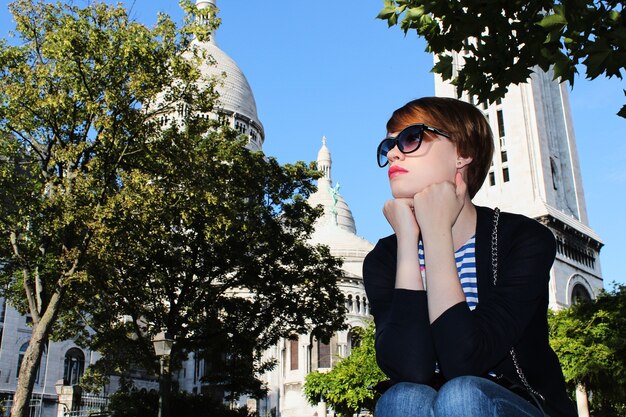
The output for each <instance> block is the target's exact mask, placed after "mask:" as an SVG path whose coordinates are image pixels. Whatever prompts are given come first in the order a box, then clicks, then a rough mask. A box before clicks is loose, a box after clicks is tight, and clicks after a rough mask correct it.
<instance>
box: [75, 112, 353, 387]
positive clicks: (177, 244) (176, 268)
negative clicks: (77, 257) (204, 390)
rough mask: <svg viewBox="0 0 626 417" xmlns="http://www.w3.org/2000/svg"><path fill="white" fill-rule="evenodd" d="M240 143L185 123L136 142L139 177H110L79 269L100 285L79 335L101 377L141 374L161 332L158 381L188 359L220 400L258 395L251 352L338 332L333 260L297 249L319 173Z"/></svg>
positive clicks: (312, 211) (323, 252)
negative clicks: (136, 369) (96, 356)
mask: <svg viewBox="0 0 626 417" xmlns="http://www.w3.org/2000/svg"><path fill="white" fill-rule="evenodd" d="M246 141H247V137H241V138H238V137H237V133H236V132H235V131H234V130H232V129H229V128H228V127H220V126H218V125H216V123H213V122H207V121H206V120H205V119H204V118H202V117H195V116H193V115H190V116H189V117H188V118H187V120H186V121H185V125H184V127H182V128H179V127H178V126H172V127H171V128H170V129H168V130H165V131H164V132H163V134H162V136H160V137H159V138H158V140H153V141H151V142H150V143H149V144H147V145H146V147H147V152H146V157H145V158H143V159H142V160H141V163H142V164H145V165H144V167H143V169H142V170H141V171H133V172H132V173H131V174H130V175H127V174H126V173H124V174H122V175H121V176H120V181H121V182H122V183H124V187H123V189H121V190H120V192H119V193H118V194H117V195H116V196H115V197H114V198H112V199H110V200H109V203H110V205H109V206H108V207H107V209H106V210H105V212H106V213H107V218H106V219H103V223H102V224H103V229H102V233H100V231H96V233H95V234H94V238H93V239H94V247H95V248H98V249H97V250H95V251H94V252H95V256H97V259H98V261H97V262H94V263H93V264H92V265H93V268H92V269H90V270H89V273H90V275H92V276H97V277H107V279H99V280H97V282H94V285H93V286H92V291H93V295H92V296H90V297H88V299H89V300H90V301H89V305H88V306H86V307H85V310H87V311H89V312H90V316H89V317H88V318H86V320H85V323H84V324H88V325H89V328H90V329H91V330H92V331H95V333H91V332H87V331H86V330H85V331H84V332H83V339H82V340H81V343H85V344H88V345H90V346H91V347H92V348H93V349H96V350H98V351H100V352H102V353H103V354H104V358H103V360H102V361H101V362H100V363H99V364H98V368H99V370H100V373H101V374H107V373H114V372H116V370H118V369H128V368H129V367H130V366H131V365H132V363H131V361H133V362H135V365H140V366H141V367H144V368H148V369H150V368H152V369H154V366H153V364H154V352H153V348H152V344H151V341H150V337H151V336H152V335H153V334H154V330H156V331H158V330H159V329H161V328H164V329H167V331H168V332H169V333H170V335H171V336H172V338H173V339H174V341H175V343H174V349H173V352H172V356H171V367H170V370H169V371H168V373H167V375H165V377H167V378H169V377H170V374H171V372H172V371H175V370H176V369H177V368H178V367H179V366H180V364H181V362H182V360H184V359H186V358H187V357H188V354H189V353H191V352H194V353H195V354H196V355H200V356H201V357H203V358H204V359H205V361H206V363H207V365H206V368H207V369H210V372H209V373H208V374H207V375H206V376H205V377H206V382H211V383H214V384H216V385H219V386H220V387H221V388H223V389H225V390H227V391H228V392H229V399H235V398H237V397H238V396H240V395H241V394H243V393H246V394H252V395H256V396H259V395H261V394H262V393H263V386H262V385H261V383H260V382H259V381H258V380H257V379H256V375H258V374H260V373H262V372H264V371H266V370H268V369H269V368H271V367H272V366H273V362H272V361H271V360H270V361H266V362H264V361H262V360H261V356H262V353H263V352H264V351H265V350H266V349H267V348H269V347H270V346H272V345H273V344H275V343H276V342H277V340H278V338H279V337H286V336H288V335H289V334H291V333H293V332H300V333H306V332H313V334H314V335H315V336H316V337H320V338H324V339H327V338H328V337H330V335H332V333H333V331H335V330H337V329H339V328H341V327H342V326H343V322H344V317H345V314H344V297H343V295H342V293H341V292H340V291H339V289H338V287H337V278H338V277H339V276H340V269H339V266H340V261H339V260H338V259H336V258H334V257H332V256H331V255H330V252H329V250H328V248H326V247H323V246H311V245H309V244H307V243H306V240H307V239H308V237H309V236H310V234H311V233H312V231H313V223H314V221H315V219H316V218H317V217H318V215H319V214H320V211H319V210H318V209H316V208H312V207H310V206H309V205H308V204H307V202H306V197H307V196H308V195H309V194H310V193H311V192H312V191H314V189H315V187H314V179H315V178H316V177H318V176H319V175H320V174H319V172H318V171H317V170H316V168H315V166H314V165H306V164H304V163H302V162H299V163H296V164H294V165H285V166H281V165H279V164H278V163H277V161H276V160H275V159H274V158H266V157H265V156H264V155H263V154H262V153H260V152H250V151H248V150H247V149H246V148H245V147H244V145H245V144H246ZM154 172H158V173H159V176H158V178H157V177H155V176H154V174H153V173H154ZM130 225H132V226H130ZM120 294H122V295H123V297H120ZM111 306H115V308H111ZM121 316H124V317H128V320H126V321H123V320H120V317H121ZM146 323H150V328H147V327H146ZM79 327H84V326H79ZM68 330H70V332H69V334H73V333H74V332H75V331H76V330H79V329H69V328H68Z"/></svg>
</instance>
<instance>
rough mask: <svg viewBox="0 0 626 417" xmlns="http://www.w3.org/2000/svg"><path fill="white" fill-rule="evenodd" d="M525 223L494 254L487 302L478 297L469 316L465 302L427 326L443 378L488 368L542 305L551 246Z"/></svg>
mask: <svg viewBox="0 0 626 417" xmlns="http://www.w3.org/2000/svg"><path fill="white" fill-rule="evenodd" d="M527 220H528V221H526V222H522V223H520V224H519V225H518V226H517V227H515V229H514V230H512V231H511V233H509V238H510V239H511V242H510V244H507V245H506V246H507V251H506V252H505V253H501V252H500V254H499V257H500V260H499V262H500V265H499V273H498V281H497V285H496V286H495V288H494V289H493V290H492V292H491V293H490V294H489V295H488V297H486V298H485V299H482V298H481V297H480V293H479V294H478V297H479V303H478V306H477V307H476V309H475V310H474V311H473V312H472V311H470V309H469V307H468V306H467V303H465V302H462V303H458V304H456V305H454V306H452V307H450V308H449V309H448V310H446V311H445V312H444V313H443V314H442V315H441V316H439V317H438V318H437V320H435V322H434V323H433V324H432V326H431V329H432V334H433V339H434V344H435V349H436V351H437V356H438V359H439V366H440V368H441V370H442V372H443V374H444V376H445V377H446V378H448V379H451V378H454V377H456V376H460V375H483V374H485V373H486V372H488V371H489V370H491V369H493V367H494V366H495V365H496V364H497V363H498V362H500V361H501V360H502V359H504V358H505V357H506V356H507V354H508V352H509V350H510V349H511V347H512V346H514V345H515V344H516V343H517V342H518V341H519V340H520V338H521V337H522V335H523V333H524V332H525V331H526V328H527V326H528V325H529V323H530V322H531V320H532V319H533V317H534V316H535V315H536V314H537V313H538V309H541V308H545V306H547V297H548V282H549V280H550V268H551V266H552V263H553V262H554V257H555V254H556V242H555V240H554V235H553V234H552V232H551V231H550V230H549V229H548V228H546V227H545V226H542V225H541V224H539V223H538V222H536V221H534V220H530V219H527ZM479 279H480V277H479Z"/></svg>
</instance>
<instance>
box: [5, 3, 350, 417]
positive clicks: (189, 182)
mask: <svg viewBox="0 0 626 417" xmlns="http://www.w3.org/2000/svg"><path fill="white" fill-rule="evenodd" d="M181 4H182V6H183V8H184V9H185V10H186V11H187V12H188V15H187V16H188V17H187V21H186V22H185V24H184V25H183V26H182V27H181V28H180V29H177V28H176V25H175V24H174V23H173V22H172V21H171V20H170V19H169V18H168V17H166V16H160V17H159V19H158V22H157V23H156V25H155V26H154V28H152V29H149V28H146V27H145V26H143V25H141V24H138V23H136V22H133V21H132V20H131V19H129V17H128V15H127V13H126V11H125V10H124V9H123V8H122V7H120V6H109V5H106V4H103V3H97V2H95V3H91V4H90V5H88V6H87V7H86V8H79V7H76V6H73V5H68V4H46V3H43V2H39V3H33V2H30V1H26V0H19V1H16V2H15V3H13V4H12V5H11V7H10V10H11V12H12V14H13V17H14V19H15V21H16V24H17V26H16V33H17V35H18V37H19V42H17V43H18V45H17V46H12V45H9V44H8V43H7V42H6V41H2V42H1V43H0V74H1V76H0V162H1V164H0V238H1V239H2V240H1V241H0V242H1V243H0V259H2V261H3V264H2V269H1V271H0V273H1V278H2V284H3V285H2V288H3V289H4V294H3V295H4V296H6V297H7V298H8V299H9V300H10V302H11V303H12V304H13V305H14V306H16V307H17V308H18V309H19V310H20V311H21V312H22V313H24V314H29V315H30V316H31V317H32V319H33V331H32V336H31V339H30V342H29V346H28V349H27V351H26V353H25V356H24V360H23V362H22V365H21V368H20V376H19V379H18V385H17V389H16V394H15V398H14V405H13V409H12V413H11V415H13V416H20V417H21V416H25V415H27V412H28V407H27V406H26V405H27V404H28V399H29V397H30V394H31V392H32V387H33V384H34V380H35V376H36V372H37V364H38V362H39V360H40V358H41V354H42V352H43V348H44V345H45V343H46V342H47V340H48V339H50V338H63V337H68V336H71V337H75V336H76V334H78V335H79V336H78V339H77V341H78V342H79V343H85V344H86V343H90V344H91V345H92V346H94V347H96V348H101V350H102V352H103V353H104V354H105V356H106V357H107V358H108V359H109V363H116V364H117V366H118V368H117V369H116V370H117V371H119V372H120V373H123V372H121V371H123V370H124V368H120V366H122V365H124V364H128V362H129V358H132V360H133V365H134V366H141V367H144V368H146V369H149V370H150V369H152V370H154V369H156V360H155V357H154V354H153V353H152V348H151V346H150V338H151V336H152V335H154V334H155V333H157V332H158V331H160V329H161V328H163V327H165V328H167V329H168V330H170V332H174V336H175V338H176V342H177V344H176V346H177V348H176V349H178V351H175V352H174V356H173V359H174V361H176V360H180V358H181V357H182V356H183V355H184V353H183V352H184V351H187V350H188V351H192V350H196V349H198V350H204V351H208V350H210V349H207V348H206V347H207V345H208V344H209V342H211V341H215V340H216V339H219V340H221V341H222V343H225V344H226V345H227V346H231V347H232V349H231V352H230V353H229V357H230V359H231V360H230V365H229V366H231V369H237V370H242V369H247V372H248V374H246V375H248V376H249V371H250V369H251V367H253V365H250V363H252V361H251V360H250V359H254V358H255V357H257V356H255V355H258V349H260V348H262V347H263V346H265V345H266V344H268V343H270V342H271V340H273V339H275V338H276V337H278V336H277V335H278V334H281V332H283V331H284V329H285V328H286V327H292V328H293V329H296V330H301V331H305V330H310V329H312V330H313V331H314V332H315V333H317V334H319V335H320V336H321V337H324V336H325V335H326V334H328V333H329V332H330V331H331V330H330V329H331V328H335V327H338V326H339V325H340V323H341V322H342V319H343V307H342V301H343V300H342V297H341V293H340V292H339V291H338V290H337V287H336V283H335V277H336V276H337V273H338V269H337V268H338V261H337V260H336V259H335V258H333V257H331V256H330V254H329V253H328V250H327V249H325V248H323V247H320V248H312V247H309V246H308V245H306V244H304V243H302V239H306V237H307V236H308V234H309V233H310V231H311V228H312V223H313V221H314V219H315V217H316V215H317V214H319V213H318V211H317V210H314V209H312V208H310V207H309V206H308V205H306V204H305V201H304V200H305V198H306V196H307V195H308V194H309V193H310V192H311V191H312V190H313V189H314V187H313V184H312V181H313V179H314V177H315V175H317V174H316V173H315V171H314V170H313V167H311V166H306V165H305V164H303V163H298V164H296V165H293V166H286V167H282V166H280V165H278V164H277V163H276V161H275V160H273V159H268V160H266V159H265V158H263V157H262V155H259V154H254V153H250V152H248V151H246V150H245V149H243V148H242V146H241V145H242V143H243V142H242V141H243V139H242V140H237V139H236V137H235V135H234V133H233V132H232V131H231V130H229V129H227V128H221V127H220V126H219V125H218V124H217V123H216V122H210V121H207V120H206V119H204V118H202V117H199V115H202V114H204V115H206V114H207V113H208V112H209V111H210V110H211V109H212V105H213V103H214V101H215V97H216V95H215V92H214V88H213V86H214V85H215V83H216V82H217V81H216V80H203V79H201V78H202V77H201V75H200V74H199V73H198V71H197V67H196V64H197V62H198V60H199V59H210V57H202V56H196V54H195V53H193V50H192V49H191V43H190V41H191V38H192V35H193V34H195V35H197V36H199V37H203V36H206V35H207V33H208V32H210V31H211V29H212V28H214V27H215V25H216V24H217V23H218V22H217V20H216V19H215V18H214V16H213V15H210V16H208V18H209V19H208V21H209V25H208V26H204V25H203V24H204V22H206V21H207V19H201V20H198V22H203V24H198V23H195V22H196V20H195V19H193V14H192V12H194V7H193V5H192V4H191V2H189V1H186V2H184V3H181ZM198 81H203V82H201V83H199V82H198ZM205 87H206V88H205ZM177 103H186V104H187V106H188V108H189V112H188V113H187V120H184V121H180V123H179V124H178V125H172V126H171V127H170V128H169V129H165V130H163V129H162V128H161V127H160V126H159V123H157V122H158V120H159V116H160V115H163V114H171V113H172V112H173V110H174V109H175V108H176V104H177ZM297 304H299V305H302V306H303V309H302V312H303V313H302V314H300V312H296V311H295V305H297ZM279 309H284V311H282V310H281V311H278V310H279ZM313 310H315V312H316V313H317V312H319V313H320V314H319V317H321V319H320V320H316V319H312V318H311V319H310V320H309V318H310V317H307V316H306V314H311V311H313ZM126 318H130V319H129V320H126ZM185 320H187V321H185ZM279 320H282V321H280V322H279ZM86 325H92V326H93V328H92V329H93V330H95V331H96V334H95V335H89V334H88V333H87V332H86V331H85V326H86ZM187 327H189V328H188V329H187ZM104 332H109V333H107V334H108V336H104V335H103V333H104ZM187 336H189V337H187ZM107 338H108V340H110V341H116V340H117V341H119V340H126V341H128V344H125V345H118V346H114V345H113V344H111V343H110V342H107ZM257 338H258V339H257ZM214 344H215V343H214ZM213 350H214V351H215V350H216V349H213ZM237 355H239V356H237ZM125 356H126V357H125ZM116 357H117V359H119V360H118V361H117V362H116V361H115V359H116ZM238 357H241V358H242V359H245V360H239V361H238V360H237V358H238ZM242 363H245V364H248V365H245V366H244V365H242ZM263 366H269V364H265V365H263ZM263 366H262V365H258V366H257V369H260V370H262V369H264V368H263ZM126 369H127V368H126ZM107 370H111V368H107ZM240 373H241V374H242V375H243V374H244V373H245V372H243V370H242V371H241V372H240ZM241 378H244V376H242V377H241ZM92 380H93V379H92Z"/></svg>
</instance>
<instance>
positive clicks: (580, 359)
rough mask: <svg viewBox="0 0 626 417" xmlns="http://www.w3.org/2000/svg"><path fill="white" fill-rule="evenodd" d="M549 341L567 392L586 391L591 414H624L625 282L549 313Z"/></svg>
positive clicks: (625, 372) (625, 389)
mask: <svg viewBox="0 0 626 417" xmlns="http://www.w3.org/2000/svg"><path fill="white" fill-rule="evenodd" d="M549 324H550V344H551V346H552V348H553V349H554V351H555V352H556V354H557V356H558V357H559V361H560V362H561V366H562V368H563V374H564V376H565V380H566V382H567V383H568V385H569V387H570V388H571V390H572V392H574V389H575V388H576V386H577V385H579V386H581V387H582V388H583V389H584V390H586V391H588V392H589V393H591V396H590V400H591V401H590V406H591V411H592V414H593V415H594V416H615V417H617V416H622V415H624V412H626V401H625V399H626V286H623V285H621V286H618V287H616V288H615V289H614V290H613V291H610V292H603V293H601V294H600V295H599V296H598V298H597V300H595V301H579V302H578V303H577V304H575V305H573V306H571V307H569V308H566V309H563V310H560V311H558V312H550V315H549Z"/></svg>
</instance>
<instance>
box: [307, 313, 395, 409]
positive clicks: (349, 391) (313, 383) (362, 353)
mask: <svg viewBox="0 0 626 417" xmlns="http://www.w3.org/2000/svg"><path fill="white" fill-rule="evenodd" d="M353 331H354V332H355V333H356V334H357V335H358V337H359V338H360V344H359V346H357V347H354V348H352V352H351V353H350V356H348V357H346V358H343V359H342V360H341V361H340V362H339V363H338V364H337V365H336V366H335V367H334V368H333V369H332V370H331V371H330V372H328V373H320V372H317V371H316V372H311V373H310V374H308V375H307V377H306V382H305V384H304V395H305V396H306V397H307V399H308V400H309V402H310V403H311V404H313V405H315V404H317V403H318V402H320V401H325V402H326V403H327V404H328V405H330V406H331V407H332V408H333V410H335V412H336V413H338V414H339V415H341V416H351V415H353V414H354V413H357V412H359V411H360V410H362V409H367V410H370V411H371V412H373V411H374V407H375V406H376V400H377V395H376V393H375V392H374V391H373V390H372V389H371V387H372V386H374V385H376V384H377V383H378V382H380V381H382V380H385V379H387V377H386V376H385V374H383V372H382V371H381V370H380V368H378V365H377V364H376V352H375V350H374V337H375V329H374V323H373V322H371V323H369V324H368V326H367V328H365V329H362V328H355V329H353Z"/></svg>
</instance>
